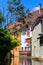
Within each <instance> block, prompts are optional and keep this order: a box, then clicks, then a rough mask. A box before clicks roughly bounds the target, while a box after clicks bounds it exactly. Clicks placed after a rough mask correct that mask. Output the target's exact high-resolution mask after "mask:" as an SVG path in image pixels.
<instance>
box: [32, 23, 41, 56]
mask: <svg viewBox="0 0 43 65" xmlns="http://www.w3.org/2000/svg"><path fill="white" fill-rule="evenodd" d="M40 33H41V24H40V23H39V24H38V25H37V26H35V28H34V30H33V31H32V56H40V52H39V50H40V48H39V45H40V42H39V40H38V39H37V38H38V37H39V35H38V34H40Z"/></svg>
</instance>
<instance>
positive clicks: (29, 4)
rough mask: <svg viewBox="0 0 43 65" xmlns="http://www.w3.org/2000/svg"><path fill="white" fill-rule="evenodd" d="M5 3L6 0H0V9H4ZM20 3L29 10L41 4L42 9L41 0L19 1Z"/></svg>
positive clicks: (42, 1)
mask: <svg viewBox="0 0 43 65" xmlns="http://www.w3.org/2000/svg"><path fill="white" fill-rule="evenodd" d="M7 1H8V0H0V9H2V10H3V8H4V9H6V7H7ZM21 2H22V3H23V4H24V6H25V8H26V9H27V8H29V9H30V10H34V8H35V7H37V6H38V5H39V3H41V4H42V7H43V0H21Z"/></svg>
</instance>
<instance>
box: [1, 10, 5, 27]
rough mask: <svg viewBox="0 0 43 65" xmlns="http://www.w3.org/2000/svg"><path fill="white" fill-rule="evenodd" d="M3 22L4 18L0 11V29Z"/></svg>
mask: <svg viewBox="0 0 43 65" xmlns="http://www.w3.org/2000/svg"><path fill="white" fill-rule="evenodd" d="M3 22H5V17H4V16H3V13H2V11H1V10H0V27H2V23H3Z"/></svg>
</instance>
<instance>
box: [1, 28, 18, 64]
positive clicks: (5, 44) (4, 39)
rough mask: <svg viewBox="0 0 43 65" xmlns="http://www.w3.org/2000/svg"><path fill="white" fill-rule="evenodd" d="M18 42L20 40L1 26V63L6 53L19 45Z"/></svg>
mask: <svg viewBox="0 0 43 65" xmlns="http://www.w3.org/2000/svg"><path fill="white" fill-rule="evenodd" d="M18 43H19V41H18V40H17V39H15V38H13V37H12V35H10V34H8V33H7V30H4V29H2V28H0V65H2V64H1V63H2V62H3V58H4V57H5V56H6V54H7V53H8V52H10V51H11V50H12V49H13V48H15V47H16V46H18V45H19V44H18Z"/></svg>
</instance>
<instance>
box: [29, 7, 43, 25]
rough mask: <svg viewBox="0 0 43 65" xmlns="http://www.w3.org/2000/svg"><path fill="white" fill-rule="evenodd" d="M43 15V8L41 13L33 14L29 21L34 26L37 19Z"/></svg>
mask: <svg viewBox="0 0 43 65" xmlns="http://www.w3.org/2000/svg"><path fill="white" fill-rule="evenodd" d="M42 15H43V8H42V9H41V11H40V13H39V10H37V11H35V12H33V13H32V15H31V17H30V18H29V19H28V21H31V22H32V24H33V23H34V22H35V21H36V19H37V18H38V17H40V16H42Z"/></svg>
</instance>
